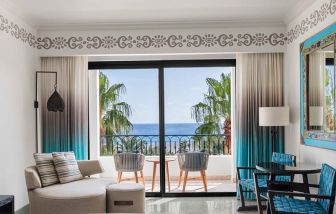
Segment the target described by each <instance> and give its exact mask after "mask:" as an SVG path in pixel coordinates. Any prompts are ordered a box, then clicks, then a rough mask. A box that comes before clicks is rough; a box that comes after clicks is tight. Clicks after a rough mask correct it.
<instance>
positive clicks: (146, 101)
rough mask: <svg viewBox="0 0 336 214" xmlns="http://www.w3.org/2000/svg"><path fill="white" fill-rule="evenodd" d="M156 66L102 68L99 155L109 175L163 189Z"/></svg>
mask: <svg viewBox="0 0 336 214" xmlns="http://www.w3.org/2000/svg"><path fill="white" fill-rule="evenodd" d="M158 91H159V86H158V69H157V68H114V69H101V70H100V71H99V105H100V106H99V110H100V111H99V114H100V116H99V118H100V156H101V159H103V163H104V164H105V167H104V168H105V169H107V172H108V173H106V176H111V177H115V178H116V180H117V182H120V183H133V182H137V183H141V184H143V185H145V188H146V191H147V192H160V191H161V190H160V165H159V163H160V160H159V155H160V138H159V93H158Z"/></svg>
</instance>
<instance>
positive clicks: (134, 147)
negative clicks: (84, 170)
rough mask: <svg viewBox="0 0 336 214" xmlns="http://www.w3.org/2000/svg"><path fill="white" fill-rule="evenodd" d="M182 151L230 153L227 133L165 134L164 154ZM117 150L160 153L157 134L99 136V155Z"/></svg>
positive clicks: (111, 153)
mask: <svg viewBox="0 0 336 214" xmlns="http://www.w3.org/2000/svg"><path fill="white" fill-rule="evenodd" d="M183 151H205V152H208V153H209V154H210V155H229V154H231V136H229V135H165V153H166V155H175V154H176V153H178V152H183ZM117 152H140V153H142V154H144V155H146V156H157V155H159V154H160V136H159V135H105V136H101V137H100V155H101V156H111V155H113V154H115V153H117Z"/></svg>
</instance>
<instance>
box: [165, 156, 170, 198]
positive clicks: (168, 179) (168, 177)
mask: <svg viewBox="0 0 336 214" xmlns="http://www.w3.org/2000/svg"><path fill="white" fill-rule="evenodd" d="M165 165H166V177H167V183H168V191H169V192H170V176H169V166H168V162H166V164H165Z"/></svg>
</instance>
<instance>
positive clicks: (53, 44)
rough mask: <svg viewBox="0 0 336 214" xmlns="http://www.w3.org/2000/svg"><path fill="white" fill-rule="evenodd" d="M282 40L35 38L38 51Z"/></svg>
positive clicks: (274, 36)
mask: <svg viewBox="0 0 336 214" xmlns="http://www.w3.org/2000/svg"><path fill="white" fill-rule="evenodd" d="M285 42H286V37H285V35H284V34H283V33H279V34H278V33H271V34H268V35H267V34H264V33H256V34H249V33H246V34H237V35H233V34H220V35H215V34H205V35H198V34H193V35H187V36H183V35H169V36H164V35H154V36H149V35H143V36H140V35H138V36H134V37H133V36H130V35H127V36H119V37H114V36H103V37H99V36H93V37H86V38H83V37H81V36H78V37H70V38H65V37H54V38H50V37H43V38H37V41H36V47H37V48H38V49H51V48H53V49H63V48H70V49H82V48H84V47H86V48H88V49H99V48H105V49H111V48H150V47H154V48H164V47H170V48H175V47H179V48H181V47H215V46H219V47H225V46H234V45H237V46H251V45H254V46H264V45H267V44H269V45H272V46H277V45H285Z"/></svg>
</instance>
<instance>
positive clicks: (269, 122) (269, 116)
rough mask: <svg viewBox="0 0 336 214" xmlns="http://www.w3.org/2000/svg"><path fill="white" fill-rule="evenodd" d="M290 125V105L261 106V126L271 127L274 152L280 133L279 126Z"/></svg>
mask: <svg viewBox="0 0 336 214" xmlns="http://www.w3.org/2000/svg"><path fill="white" fill-rule="evenodd" d="M288 125H289V107H286V106H282V107H260V108H259V126H268V127H271V135H272V152H275V151H274V149H275V140H276V136H277V134H278V129H277V128H276V127H279V126H288Z"/></svg>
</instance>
